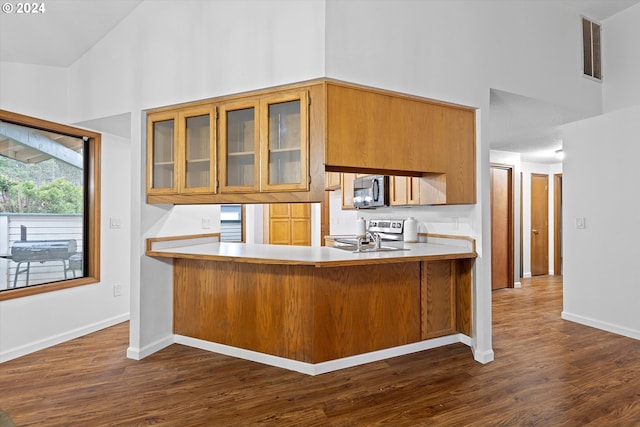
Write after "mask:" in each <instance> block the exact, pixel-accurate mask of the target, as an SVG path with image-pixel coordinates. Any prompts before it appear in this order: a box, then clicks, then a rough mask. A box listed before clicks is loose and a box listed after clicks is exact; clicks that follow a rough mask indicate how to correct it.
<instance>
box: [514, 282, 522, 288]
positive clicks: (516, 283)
mask: <svg viewBox="0 0 640 427" xmlns="http://www.w3.org/2000/svg"><path fill="white" fill-rule="evenodd" d="M513 287H514V288H521V287H522V282H514V283H513Z"/></svg>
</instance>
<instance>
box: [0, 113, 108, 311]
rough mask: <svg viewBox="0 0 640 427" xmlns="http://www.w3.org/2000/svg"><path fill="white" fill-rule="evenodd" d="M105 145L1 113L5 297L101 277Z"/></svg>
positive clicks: (80, 133)
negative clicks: (101, 164)
mask: <svg viewBox="0 0 640 427" xmlns="http://www.w3.org/2000/svg"><path fill="white" fill-rule="evenodd" d="M100 141H101V138H100V134H97V133H94V132H89V131H86V130H83V129H77V128H73V127H70V126H65V125H61V124H56V123H52V122H47V121H44V120H39V119H35V118H32V117H27V116H23V115H20V114H16V113H11V112H8V111H4V110H0V300H5V299H11V298H16V297H21V296H27V295H33V294H37V293H42V292H48V291H53V290H58V289H63V288H68V287H72V286H80V285H85V284H89V283H95V282H97V281H99V280H100V175H99V173H100V172H99V165H100Z"/></svg>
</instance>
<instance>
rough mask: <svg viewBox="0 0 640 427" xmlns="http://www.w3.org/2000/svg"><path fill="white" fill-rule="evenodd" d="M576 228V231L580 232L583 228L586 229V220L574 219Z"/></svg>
mask: <svg viewBox="0 0 640 427" xmlns="http://www.w3.org/2000/svg"><path fill="white" fill-rule="evenodd" d="M576 228H577V229H578V230H582V229H584V228H587V223H586V220H585V219H584V218H576Z"/></svg>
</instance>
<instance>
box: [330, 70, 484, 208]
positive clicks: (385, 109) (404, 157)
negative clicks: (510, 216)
mask: <svg viewBox="0 0 640 427" xmlns="http://www.w3.org/2000/svg"><path fill="white" fill-rule="evenodd" d="M325 109H326V136H325V165H326V168H327V169H328V170H330V171H345V172H350V171H353V170H354V169H357V170H360V171H368V172H371V173H382V174H386V175H416V174H420V175H422V176H426V175H431V174H444V180H445V181H446V189H445V190H446V201H445V202H444V203H446V204H460V203H475V200H476V172H475V109H473V108H470V107H464V106H460V105H453V104H448V103H444V102H439V101H433V100H429V99H425V98H420V97H416V96H411V95H404V94H398V93H395V92H389V91H383V90H380V89H375V88H365V87H360V86H355V85H351V84H346V83H341V82H335V81H328V82H327V83H326V106H325ZM403 172H404V173H403Z"/></svg>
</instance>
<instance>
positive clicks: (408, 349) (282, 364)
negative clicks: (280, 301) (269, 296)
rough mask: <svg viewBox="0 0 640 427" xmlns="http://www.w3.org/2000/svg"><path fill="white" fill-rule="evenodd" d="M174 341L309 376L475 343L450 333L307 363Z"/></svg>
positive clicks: (180, 337)
mask: <svg viewBox="0 0 640 427" xmlns="http://www.w3.org/2000/svg"><path fill="white" fill-rule="evenodd" d="M174 341H175V343H176V344H183V345H187V346H190V347H195V348H199V349H201V350H207V351H212V352H215V353H220V354H224V355H227V356H233V357H238V358H240V359H245V360H251V361H253V362H259V363H264V364H265V365H270V366H276V367H278V368H283V369H288V370H290V371H296V372H300V373H303V374H307V375H319V374H324V373H327V372H332V371H337V370H339V369H344V368H350V367H352V366H357V365H363V364H365V363H370V362H375V361H378V360H383V359H388V358H391V357H396V356H402V355H405V354H410V353H415V352H418V351H423V350H429V349H432V348H436V347H442V346H445V345H449V344H454V343H457V342H460V343H463V344H466V345H470V343H471V339H470V338H469V337H467V336H466V335H463V334H454V335H448V336H446V337H440V338H434V339H430V340H425V341H420V342H417V343H413V344H407V345H402V346H398V347H392V348H387V349H384V350H378V351H373V352H370V353H364V354H359V355H356V356H350V357H344V358H342V359H336V360H329V361H327V362H321V363H307V362H300V361H298V360H292V359H285V358H283V357H278V356H273V355H270V354H265V353H258V352H256V351H251V350H245V349H242V348H238V347H231V346H228V345H225V344H218V343H214V342H210V341H204V340H200V339H197V338H191V337H185V336H183V335H175V340H174ZM492 353H493V352H492Z"/></svg>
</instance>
